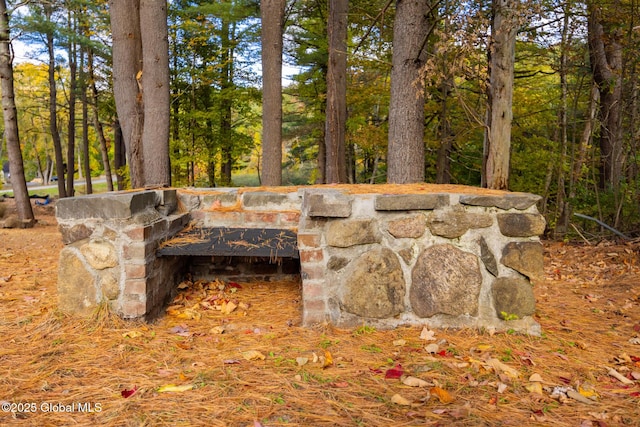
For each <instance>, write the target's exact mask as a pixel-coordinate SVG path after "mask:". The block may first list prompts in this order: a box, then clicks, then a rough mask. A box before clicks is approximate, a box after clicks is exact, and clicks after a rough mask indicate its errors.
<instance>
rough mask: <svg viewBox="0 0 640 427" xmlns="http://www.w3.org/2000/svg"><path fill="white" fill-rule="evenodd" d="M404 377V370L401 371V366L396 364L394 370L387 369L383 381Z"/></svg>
mask: <svg viewBox="0 0 640 427" xmlns="http://www.w3.org/2000/svg"><path fill="white" fill-rule="evenodd" d="M403 375H404V370H403V369H402V365H400V364H397V365H396V367H395V368H391V369H387V372H385V373H384V377H385V379H388V380H389V379H391V380H393V379H398V378H400V377H402V376H403Z"/></svg>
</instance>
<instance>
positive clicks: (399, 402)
mask: <svg viewBox="0 0 640 427" xmlns="http://www.w3.org/2000/svg"><path fill="white" fill-rule="evenodd" d="M391 402H392V403H395V404H396V405H402V406H410V405H411V401H409V400H408V399H406V398H404V397H402V396H400V395H399V394H397V393H396V394H394V395H393V396H391Z"/></svg>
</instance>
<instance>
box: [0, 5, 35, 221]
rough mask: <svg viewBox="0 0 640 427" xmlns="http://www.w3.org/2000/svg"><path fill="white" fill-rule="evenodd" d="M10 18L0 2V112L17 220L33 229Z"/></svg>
mask: <svg viewBox="0 0 640 427" xmlns="http://www.w3.org/2000/svg"><path fill="white" fill-rule="evenodd" d="M9 36H10V33H9V15H8V14H7V3H6V1H5V0H0V92H1V93H2V112H3V118H4V137H5V140H6V141H7V155H8V157H9V168H10V170H11V186H12V188H13V196H14V197H15V199H16V209H17V212H18V218H19V219H20V221H21V223H22V226H23V227H32V226H33V224H34V223H35V219H34V217H33V209H32V208H31V200H30V199H29V193H28V191H27V182H26V180H25V177H24V165H23V160H22V151H21V150H20V136H19V133H18V112H17V109H16V102H15V98H14V90H13V60H12V56H11V50H10V48H9V41H10V40H11V39H10V37H9Z"/></svg>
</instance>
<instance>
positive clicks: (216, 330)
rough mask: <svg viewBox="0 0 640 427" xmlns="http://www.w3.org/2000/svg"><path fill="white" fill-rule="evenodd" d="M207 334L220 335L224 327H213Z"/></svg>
mask: <svg viewBox="0 0 640 427" xmlns="http://www.w3.org/2000/svg"><path fill="white" fill-rule="evenodd" d="M209 333H210V334H212V335H220V334H223V333H224V326H220V325H218V326H214V327H213V328H211V329H209Z"/></svg>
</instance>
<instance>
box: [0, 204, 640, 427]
mask: <svg viewBox="0 0 640 427" xmlns="http://www.w3.org/2000/svg"><path fill="white" fill-rule="evenodd" d="M4 203H7V202H4ZM52 214H53V208H52V207H50V206H45V207H37V208H36V215H37V217H38V219H39V221H40V222H39V223H38V224H37V225H36V227H35V228H33V229H28V230H19V229H1V230H0V337H1V340H2V341H1V343H2V344H1V345H0V368H1V369H2V373H1V374H0V403H1V404H2V411H0V425H2V426H13V425H25V426H63V425H64V426H72V425H73V426H77V425H79V426H90V425H113V426H192V425H195V426H200V425H201V426H242V427H244V426H253V427H259V426H324V425H326V426H452V425H453V426H512V425H516V426H523V425H527V426H623V425H624V426H627V425H629V426H640V242H634V243H626V244H622V243H617V244H616V243H612V242H603V243H601V244H599V245H594V246H587V245H586V244H561V243H552V242H545V265H546V266H545V270H546V279H545V280H544V281H541V282H539V283H536V284H535V287H534V290H535V294H536V299H537V312H536V320H537V321H538V322H539V323H540V324H541V326H542V331H543V333H542V335H541V336H539V337H534V336H523V335H518V334H512V333H502V334H497V333H496V334H493V333H492V331H469V330H465V331H453V330H446V331H443V330H430V329H429V327H428V324H427V325H425V327H424V328H422V327H403V328H399V329H396V330H392V331H379V330H375V329H374V328H371V327H367V326H366V325H362V326H361V327H358V328H355V329H353V330H341V329H337V328H333V327H331V326H330V325H319V326H318V327H315V328H302V327H300V326H298V325H299V322H300V290H299V284H298V283H251V284H246V283H241V284H233V283H222V282H217V283H195V284H194V283H188V282H185V283H184V284H183V285H182V286H181V287H183V288H184V289H183V293H182V294H181V295H180V296H179V297H178V300H176V301H175V304H174V305H173V307H171V309H170V313H169V314H167V315H166V316H164V317H163V318H161V319H159V320H158V321H156V322H155V323H153V324H144V323H139V322H132V321H123V320H121V319H119V318H117V317H116V316H113V315H112V314H111V313H109V312H108V310H106V309H105V308H104V307H102V308H101V310H98V311H97V312H96V313H95V316H93V317H92V318H90V319H78V318H74V317H71V316H67V315H65V314H64V313H60V312H59V311H58V310H57V308H56V298H57V297H56V280H57V263H58V255H59V252H60V249H61V248H62V243H61V241H60V236H59V234H58V232H57V228H56V223H55V218H54V217H53V216H52ZM229 302H232V303H233V305H235V306H236V307H233V306H232V305H230V304H229ZM216 308H218V309H216Z"/></svg>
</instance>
